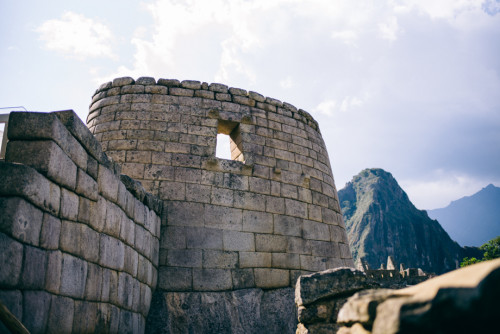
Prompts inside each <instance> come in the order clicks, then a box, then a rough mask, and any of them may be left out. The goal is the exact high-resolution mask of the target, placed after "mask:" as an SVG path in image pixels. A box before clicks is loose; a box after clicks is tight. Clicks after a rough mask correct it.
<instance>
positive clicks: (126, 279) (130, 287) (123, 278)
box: [118, 272, 134, 309]
mask: <svg viewBox="0 0 500 334" xmlns="http://www.w3.org/2000/svg"><path fill="white" fill-rule="evenodd" d="M133 280H134V279H133V278H132V276H130V275H129V274H127V273H124V272H120V273H118V303H119V304H118V305H119V306H120V307H124V308H126V309H131V308H132V302H133V294H134V284H133Z"/></svg>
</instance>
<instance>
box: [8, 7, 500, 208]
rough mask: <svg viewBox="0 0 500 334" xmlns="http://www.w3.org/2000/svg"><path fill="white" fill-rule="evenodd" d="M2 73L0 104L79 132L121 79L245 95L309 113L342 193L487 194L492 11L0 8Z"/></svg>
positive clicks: (431, 197)
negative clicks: (376, 185)
mask: <svg viewBox="0 0 500 334" xmlns="http://www.w3.org/2000/svg"><path fill="white" fill-rule="evenodd" d="M0 73H1V77H0V107H12V106H24V108H26V109H27V110H32V111H53V110H61V109H73V110H75V111H76V112H77V114H78V115H79V116H80V117H81V118H82V119H85V117H86V115H87V111H88V105H89V103H90V97H91V95H92V94H93V92H94V91H95V89H96V88H97V87H98V86H99V85H100V84H101V83H104V82H106V81H109V80H111V79H113V78H115V77H119V76H132V77H134V78H137V77H140V76H153V77H155V78H156V79H158V78H175V79H180V80H185V79H192V80H199V81H206V82H209V83H211V82H221V83H224V84H227V85H229V86H232V87H239V88H243V89H246V90H253V91H256V92H259V93H261V94H263V95H265V96H269V97H273V98H276V99H279V100H281V101H286V102H289V103H291V104H293V105H295V106H296V107H299V108H302V109H304V110H307V111H308V112H310V113H311V114H312V115H313V117H314V118H315V119H316V120H317V121H318V122H319V124H320V128H321V132H322V134H323V138H324V139H325V142H326V145H327V148H328V151H329V155H330V160H331V163H332V168H333V173H334V176H335V180H336V185H337V187H338V188H339V189H340V188H342V187H343V186H344V185H345V183H346V182H348V181H349V180H350V179H351V178H352V176H353V175H355V174H357V173H359V172H360V171H361V170H362V169H364V168H369V167H370V168H371V167H380V168H384V169H385V170H387V171H389V172H391V173H392V174H393V175H394V177H396V179H397V180H398V182H399V183H400V185H401V186H402V187H403V189H404V190H405V191H406V192H407V193H408V195H409V196H410V199H411V200H412V201H413V202H414V203H415V205H416V206H417V207H418V208H420V209H434V208H438V207H444V206H446V205H447V204H448V203H449V202H450V201H451V200H455V199H457V198H460V197H462V196H465V195H471V194H473V193H475V192H477V191H479V190H480V189H481V188H483V187H485V186H486V185H488V184H489V183H493V184H495V185H497V186H500V0H399V1H398V0H379V1H373V0H358V1H352V0H308V1H300V0H230V1H229V0H202V1H196V0H185V1H176V0H144V1H132V0H106V1H102V0H98V1H95V0H71V1H70V0H64V1H57V0H47V1H35V0H33V1H26V0H17V1H0ZM18 110H19V109H18ZM6 111H8V109H3V110H0V113H2V112H6Z"/></svg>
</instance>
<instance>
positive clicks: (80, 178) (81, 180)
mask: <svg viewBox="0 0 500 334" xmlns="http://www.w3.org/2000/svg"><path fill="white" fill-rule="evenodd" d="M76 192H77V193H78V194H80V195H83V196H85V197H87V198H88V199H91V200H93V201H97V200H98V192H97V182H96V181H95V180H94V179H93V178H92V177H90V176H89V175H88V174H87V173H85V171H83V170H82V169H78V172H77V176H76Z"/></svg>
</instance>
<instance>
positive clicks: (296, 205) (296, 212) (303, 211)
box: [285, 198, 307, 218]
mask: <svg viewBox="0 0 500 334" xmlns="http://www.w3.org/2000/svg"><path fill="white" fill-rule="evenodd" d="M285 213H286V214H287V215H289V216H294V217H299V218H307V203H304V202H300V201H296V200H293V199H288V198H286V199H285Z"/></svg>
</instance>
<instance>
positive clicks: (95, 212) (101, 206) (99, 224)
mask: <svg viewBox="0 0 500 334" xmlns="http://www.w3.org/2000/svg"><path fill="white" fill-rule="evenodd" d="M90 207H91V208H90V218H89V219H90V220H89V222H88V224H89V226H91V227H92V228H93V229H95V230H96V231H98V232H102V231H103V230H104V227H105V224H106V208H107V201H106V199H104V197H102V196H99V200H98V201H97V202H91V203H90Z"/></svg>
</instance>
